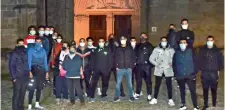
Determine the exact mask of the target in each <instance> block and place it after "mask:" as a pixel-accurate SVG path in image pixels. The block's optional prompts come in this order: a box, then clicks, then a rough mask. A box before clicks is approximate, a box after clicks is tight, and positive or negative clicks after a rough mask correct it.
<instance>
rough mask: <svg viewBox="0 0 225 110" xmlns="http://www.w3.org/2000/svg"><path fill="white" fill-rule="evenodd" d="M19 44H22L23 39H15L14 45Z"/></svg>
mask: <svg viewBox="0 0 225 110" xmlns="http://www.w3.org/2000/svg"><path fill="white" fill-rule="evenodd" d="M19 42H24V40H23V39H17V40H16V43H17V44H18V43H19Z"/></svg>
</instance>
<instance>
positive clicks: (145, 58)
mask: <svg viewBox="0 0 225 110" xmlns="http://www.w3.org/2000/svg"><path fill="white" fill-rule="evenodd" d="M153 49H154V46H153V45H152V44H151V43H149V42H145V43H140V44H139V46H138V48H137V62H136V64H137V65H143V64H150V65H151V63H150V61H149V57H150V55H151V54H152V51H153Z"/></svg>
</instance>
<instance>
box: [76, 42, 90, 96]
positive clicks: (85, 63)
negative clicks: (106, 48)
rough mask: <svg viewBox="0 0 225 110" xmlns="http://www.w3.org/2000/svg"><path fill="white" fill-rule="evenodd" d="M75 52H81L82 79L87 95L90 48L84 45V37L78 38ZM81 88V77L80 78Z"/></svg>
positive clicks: (88, 91)
mask: <svg viewBox="0 0 225 110" xmlns="http://www.w3.org/2000/svg"><path fill="white" fill-rule="evenodd" d="M77 52H78V53H80V54H81V58H82V68H83V70H84V71H83V72H84V81H85V86H86V94H85V95H87V96H88V97H89V93H90V85H89V80H90V77H91V71H90V65H89V64H90V63H89V62H90V54H91V50H90V49H89V48H87V47H86V46H85V39H84V38H81V39H80V45H79V47H78V48H77ZM81 88H82V89H83V79H81Z"/></svg>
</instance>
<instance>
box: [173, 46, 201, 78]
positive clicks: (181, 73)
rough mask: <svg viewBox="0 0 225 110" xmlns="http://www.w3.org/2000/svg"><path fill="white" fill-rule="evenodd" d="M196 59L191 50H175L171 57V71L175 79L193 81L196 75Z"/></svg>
mask: <svg viewBox="0 0 225 110" xmlns="http://www.w3.org/2000/svg"><path fill="white" fill-rule="evenodd" d="M197 68H198V67H197V59H196V56H195V54H194V51H193V50H192V48H187V49H186V50H185V51H181V49H180V48H179V49H177V50H176V52H175V54H174V57H173V70H174V73H175V77H176V78H177V79H185V78H188V79H194V78H195V77H196V73H197Z"/></svg>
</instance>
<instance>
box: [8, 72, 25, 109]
mask: <svg viewBox="0 0 225 110" xmlns="http://www.w3.org/2000/svg"><path fill="white" fill-rule="evenodd" d="M28 80H29V77H28V76H27V77H26V78H21V79H16V82H13V97H12V109H13V110H24V97H25V94H26V87H27V85H28Z"/></svg>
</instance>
